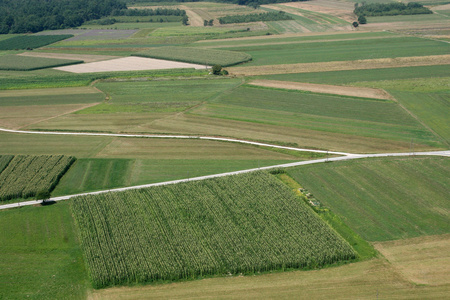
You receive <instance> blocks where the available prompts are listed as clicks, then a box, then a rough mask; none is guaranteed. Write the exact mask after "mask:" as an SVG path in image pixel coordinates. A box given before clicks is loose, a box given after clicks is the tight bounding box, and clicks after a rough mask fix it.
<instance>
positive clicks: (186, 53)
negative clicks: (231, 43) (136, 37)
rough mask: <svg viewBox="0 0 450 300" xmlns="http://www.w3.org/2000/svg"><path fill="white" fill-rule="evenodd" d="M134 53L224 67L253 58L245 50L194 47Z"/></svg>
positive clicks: (163, 48)
mask: <svg viewBox="0 0 450 300" xmlns="http://www.w3.org/2000/svg"><path fill="white" fill-rule="evenodd" d="M134 55H135V56H142V57H150V58H158V59H166V60H174V61H181V62H187V63H195V64H202V65H208V66H213V65H221V66H223V67H228V66H233V65H237V64H240V63H243V62H247V61H249V60H251V59H252V57H251V56H250V55H248V54H246V53H243V52H236V51H227V50H214V49H200V48H192V47H157V48H152V49H149V50H146V51H143V52H139V53H135V54H134Z"/></svg>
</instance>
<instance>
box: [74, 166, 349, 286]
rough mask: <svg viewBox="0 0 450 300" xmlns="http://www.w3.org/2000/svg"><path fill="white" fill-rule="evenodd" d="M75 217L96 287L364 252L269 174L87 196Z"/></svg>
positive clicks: (315, 262)
mask: <svg viewBox="0 0 450 300" xmlns="http://www.w3.org/2000/svg"><path fill="white" fill-rule="evenodd" d="M72 212H73V214H74V216H75V218H76V222H77V224H78V227H79V229H80V236H81V241H82V246H83V250H84V253H85V256H86V261H87V263H88V266H89V268H90V274H91V279H92V281H93V284H94V287H105V286H110V285H118V284H131V283H136V282H148V281H155V280H161V279H163V280H177V279H182V278H195V277H197V276H198V275H200V276H201V275H209V274H210V275H214V274H227V273H228V272H230V273H232V274H236V273H241V272H258V271H268V270H275V269H284V268H303V267H317V266H322V265H324V264H331V263H334V262H337V261H340V260H348V259H351V258H354V257H355V255H356V254H355V252H354V251H353V249H352V248H351V247H350V245H348V243H346V242H345V241H344V240H343V239H342V238H341V237H340V236H339V235H338V234H337V233H336V232H335V231H333V230H332V229H331V228H330V227H329V226H328V225H326V224H325V223H324V222H322V220H321V219H320V218H319V217H318V216H317V215H316V214H315V213H314V212H313V211H312V210H311V209H310V208H309V207H308V206H307V205H306V204H304V203H303V202H302V201H299V199H298V198H296V197H295V195H294V194H293V193H292V192H291V191H290V190H289V189H288V188H286V187H285V186H284V185H283V183H281V182H279V181H278V180H277V179H276V178H274V177H272V176H271V175H270V174H267V173H253V174H244V175H236V176H228V177H224V178H216V179H211V180H205V181H201V182H189V183H183V184H177V185H171V186H163V187H154V188H150V189H145V190H136V191H128V192H123V193H112V194H103V195H92V196H86V197H79V198H76V199H74V201H73V202H72ZM100 245H101V246H100Z"/></svg>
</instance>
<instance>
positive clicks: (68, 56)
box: [18, 52, 120, 63]
mask: <svg viewBox="0 0 450 300" xmlns="http://www.w3.org/2000/svg"><path fill="white" fill-rule="evenodd" d="M18 55H21V56H31V57H44V58H58V59H73V60H82V61H84V62H85V63H89V62H95V61H102V60H108V59H114V58H119V57H120V56H112V55H88V54H66V53H45V52H24V53H21V54H18Z"/></svg>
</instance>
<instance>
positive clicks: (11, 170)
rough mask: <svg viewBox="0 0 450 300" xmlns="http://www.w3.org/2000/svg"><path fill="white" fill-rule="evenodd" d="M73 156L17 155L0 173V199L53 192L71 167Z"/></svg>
mask: <svg viewBox="0 0 450 300" xmlns="http://www.w3.org/2000/svg"><path fill="white" fill-rule="evenodd" d="M74 161H75V158H73V157H71V156H64V155H60V156H58V155H55V156H30V155H16V156H14V158H13V159H12V160H11V161H10V162H9V163H8V165H7V166H6V168H4V169H3V171H2V172H1V173H0V200H1V201H5V200H10V199H16V198H28V197H33V196H35V195H36V194H37V193H38V192H39V191H49V192H51V191H52V190H53V189H54V188H55V186H56V185H57V184H58V181H59V179H60V178H61V177H62V176H63V175H64V173H65V172H66V171H67V170H68V169H69V167H70V166H71V165H72V163H73V162H74Z"/></svg>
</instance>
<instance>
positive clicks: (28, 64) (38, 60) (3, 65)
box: [0, 55, 83, 71]
mask: <svg viewBox="0 0 450 300" xmlns="http://www.w3.org/2000/svg"><path fill="white" fill-rule="evenodd" d="M82 62H83V61H82V60H70V59H55V58H44V57H30V56H20V55H2V56H0V70H15V71H31V70H38V69H46V68H54V67H60V66H67V65H73V64H80V63H82Z"/></svg>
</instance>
